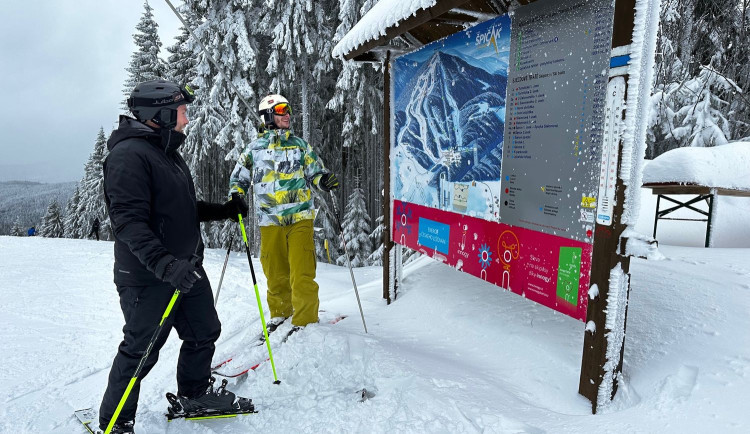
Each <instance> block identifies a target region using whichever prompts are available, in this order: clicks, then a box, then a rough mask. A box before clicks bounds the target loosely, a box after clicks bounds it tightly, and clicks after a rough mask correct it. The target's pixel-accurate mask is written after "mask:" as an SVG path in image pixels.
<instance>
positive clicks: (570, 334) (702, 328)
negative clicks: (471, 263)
mask: <svg viewBox="0 0 750 434" xmlns="http://www.w3.org/2000/svg"><path fill="white" fill-rule="evenodd" d="M661 250H662V253H663V254H664V255H665V256H666V257H667V259H666V260H664V261H658V262H647V261H642V260H635V261H634V263H633V267H632V275H633V277H632V288H633V289H632V293H631V304H630V310H629V314H628V333H627V338H626V350H625V366H624V378H623V380H622V381H621V386H620V391H619V392H618V395H617V397H616V398H615V401H614V402H613V404H612V405H611V406H610V408H609V409H608V410H607V411H606V412H604V413H603V414H599V415H595V416H594V415H591V414H590V406H589V403H588V401H587V400H586V399H584V398H583V397H581V396H580V395H578V394H577V387H578V376H579V368H580V357H581V346H582V342H583V333H584V330H583V329H584V327H583V324H582V323H581V322H578V321H576V320H574V319H571V318H570V317H567V316H564V315H561V314H558V313H556V312H554V311H552V310H549V309H546V308H544V307H542V306H540V305H537V304H534V303H532V302H529V301H528V300H525V299H523V298H522V297H519V296H517V295H514V294H512V293H508V292H504V291H503V290H501V289H500V288H498V287H495V286H492V285H489V284H486V283H485V282H482V281H481V280H479V279H476V278H474V277H472V276H468V275H465V274H462V273H459V272H457V271H455V270H453V269H452V268H450V267H447V266H444V265H442V264H439V263H436V262H434V261H432V260H431V259H428V258H422V259H419V260H417V261H416V262H414V263H412V264H409V265H408V266H407V267H406V269H405V281H404V291H403V293H402V294H401V296H400V298H399V299H398V300H397V301H396V302H395V303H394V304H392V305H390V306H386V305H385V303H384V301H383V300H381V297H380V294H381V286H380V285H381V284H380V270H379V269H378V268H363V269H358V270H356V276H357V279H358V280H357V281H358V284H359V288H360V293H361V297H362V302H363V306H364V311H365V316H366V317H365V318H366V320H367V325H368V329H369V332H370V333H369V334H367V335H366V334H364V332H363V329H362V323H361V320H360V318H359V313H358V310H357V305H356V299H355V297H354V294H353V291H352V289H351V280H350V278H349V272H348V270H347V269H346V268H342V267H337V266H332V265H328V264H320V266H319V269H318V275H319V282H320V283H321V294H320V297H321V309H324V310H325V311H326V312H324V313H322V314H321V316H322V317H328V316H332V315H335V314H338V313H342V314H348V315H349V317H348V318H347V319H345V320H343V321H341V322H339V323H338V324H336V325H330V324H320V325H315V326H310V327H308V328H307V329H305V330H303V331H302V332H300V333H298V334H296V335H293V336H292V338H290V340H289V341H288V342H287V343H286V344H284V345H282V346H280V347H278V348H277V349H276V351H274V359H275V361H276V368H277V372H278V376H279V379H280V380H281V382H282V383H281V385H273V384H272V381H273V374H272V372H271V367H270V364H269V363H265V364H263V365H261V367H260V368H259V369H258V370H257V371H256V372H255V373H251V375H250V376H249V377H247V378H245V379H242V380H239V381H236V382H233V383H232V385H231V386H230V387H231V388H232V389H233V390H235V391H236V392H238V393H239V394H241V395H245V396H249V397H252V398H253V400H254V401H255V403H256V404H257V407H258V409H259V411H260V412H259V413H257V414H254V415H246V416H241V417H239V418H236V419H230V420H214V421H205V422H191V421H174V422H171V423H168V422H167V421H166V420H165V418H164V416H163V413H164V410H165V408H166V406H167V402H166V399H165V398H164V393H165V392H167V391H174V390H175V388H176V384H175V379H174V369H175V365H176V360H177V350H178V346H179V342H180V341H179V339H178V338H177V337H176V336H172V337H171V338H170V340H169V341H168V342H167V344H166V346H165V348H164V349H163V351H162V353H161V355H160V361H159V363H158V364H157V365H156V367H155V368H154V370H153V371H152V372H151V373H150V375H149V376H148V377H147V378H146V380H145V381H144V382H143V387H142V391H141V400H140V408H139V412H138V418H137V424H136V428H137V432H140V433H163V432H170V433H245V432H263V433H289V432H314V433H317V432H368V433H369V432H430V433H433V432H446V433H456V432H498V433H506V432H509V433H520V432H524V433H529V432H533V433H541V432H550V433H566V432H569V433H574V432H575V433H578V432H622V433H625V432H627V433H633V432H643V433H652V432H661V433H668V432H669V433H672V432H674V433H683V432H722V433H726V432H747V429H748V427H750V413H748V412H747V409H748V398H750V393H749V392H748V390H750V315H748V313H749V312H750V249H703V248H690V247H670V246H662V248H661ZM222 261H223V252H221V251H218V250H213V251H208V253H207V260H206V264H207V270H208V274H209V276H210V277H211V278H212V281H213V283H214V284H216V283H217V282H218V276H219V274H220V271H221V265H222ZM255 266H256V270H259V269H260V266H259V264H258V263H255ZM111 267H112V244H111V243H107V242H94V241H82V240H67V239H44V238H15V237H0V306H1V311H2V315H1V316H0V343H1V345H2V357H0V385H1V386H0V399H2V403H3V405H2V407H0V432H3V433H76V432H82V430H81V427H80V425H79V424H78V422H77V421H76V420H74V418H73V416H72V411H73V410H74V409H79V408H84V407H90V406H94V407H97V406H98V404H99V400H100V398H101V394H102V391H103V389H104V386H105V382H106V376H107V372H108V368H109V365H110V363H111V359H112V357H113V356H114V353H115V350H116V347H117V344H118V342H119V340H120V336H121V332H120V329H121V327H122V323H123V319H122V314H121V313H120V309H119V305H118V300H117V295H116V291H115V288H114V285H113V284H112V283H111V276H112V274H111ZM249 279H250V278H249V273H248V270H247V262H246V260H245V257H244V255H239V254H233V255H232V257H231V259H230V262H229V266H228V269H227V275H226V277H225V280H224V287H223V288H222V290H221V294H220V299H219V304H218V310H219V315H220V317H221V320H222V322H223V333H222V337H221V339H220V340H219V342H218V344H217V354H216V359H217V360H219V359H221V358H222V357H224V356H226V355H230V354H233V353H235V352H237V351H238V350H239V349H240V348H241V347H242V342H243V339H247V338H249V337H250V336H252V335H254V334H255V333H257V332H258V331H259V330H260V322H259V317H258V309H257V305H256V303H255V296H254V295H253V292H252V286H251V285H250V284H249ZM259 279H260V281H259V285H260V288H261V290H263V288H265V280H264V278H263V276H262V274H261V275H260V277H259ZM266 311H267V310H266ZM363 388H365V389H367V391H369V392H371V393H374V396H373V397H371V398H370V399H368V400H366V401H364V402H359V397H360V395H358V394H357V391H358V390H361V389H363Z"/></svg>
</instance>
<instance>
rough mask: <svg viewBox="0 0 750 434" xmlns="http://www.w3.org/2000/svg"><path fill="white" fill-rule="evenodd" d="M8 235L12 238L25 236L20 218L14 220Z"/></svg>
mask: <svg viewBox="0 0 750 434" xmlns="http://www.w3.org/2000/svg"><path fill="white" fill-rule="evenodd" d="M10 234H11V235H12V236H14V237H21V236H23V235H24V234H25V232H24V230H23V221H22V220H21V216H18V217H16V220H15V221H14V222H13V226H12V227H11V228H10Z"/></svg>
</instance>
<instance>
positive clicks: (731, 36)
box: [647, 0, 750, 158]
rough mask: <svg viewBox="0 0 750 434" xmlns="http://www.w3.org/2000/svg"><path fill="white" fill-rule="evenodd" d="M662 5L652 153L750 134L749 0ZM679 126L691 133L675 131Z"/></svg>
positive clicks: (677, 0)
mask: <svg viewBox="0 0 750 434" xmlns="http://www.w3.org/2000/svg"><path fill="white" fill-rule="evenodd" d="M661 6H662V11H661V20H660V27H659V38H658V40H657V56H656V65H655V72H656V74H655V80H654V91H653V95H652V98H651V105H652V110H651V119H650V125H649V131H648V137H647V141H648V148H647V156H648V157H650V158H653V157H656V156H658V155H660V154H661V153H663V152H665V151H668V150H670V149H674V148H676V147H680V146H689V145H695V146H703V145H705V144H710V143H711V142H712V141H713V142H715V143H721V142H722V140H721V137H720V136H722V135H723V136H724V137H725V139H726V140H733V139H741V138H743V137H747V136H749V135H750V98H748V94H750V46H748V44H747V35H748V34H750V1H748V0H740V1H738V0H700V1H699V0H662V2H661ZM707 67H708V68H710V69H711V70H712V72H713V74H709V73H708V71H706V70H705V68H707ZM712 75H715V76H712ZM710 76H711V77H710ZM722 81H724V83H721V82H722ZM695 85H699V86H700V87H701V88H700V89H696V88H695ZM706 85H709V86H710V87H711V89H704V87H705V86H706ZM686 87H692V89H686ZM727 87H728V88H730V90H727ZM707 92H710V93H711V95H712V96H710V97H708V98H707V95H706V93H707ZM699 106H700V108H699ZM717 116H718V117H717ZM685 119H687V120H688V123H687V124H685ZM724 120H726V125H725V124H724ZM704 121H705V122H704ZM680 127H689V128H687V129H689V133H687V134H686V133H685V129H683V130H681V131H678V132H677V133H675V129H676V128H680ZM705 134H709V136H708V137H705ZM678 137H679V138H678Z"/></svg>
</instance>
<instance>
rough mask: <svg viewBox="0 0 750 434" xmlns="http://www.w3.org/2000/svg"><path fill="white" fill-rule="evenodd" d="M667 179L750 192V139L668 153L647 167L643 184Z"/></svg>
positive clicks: (675, 181)
mask: <svg viewBox="0 0 750 434" xmlns="http://www.w3.org/2000/svg"><path fill="white" fill-rule="evenodd" d="M666 182H668V183H683V184H698V185H702V186H706V187H712V188H725V189H732V190H745V191H750V142H735V143H729V144H726V145H722V146H716V147H713V148H678V149H673V150H671V151H668V152H665V153H664V154H662V155H660V156H658V157H656V158H655V159H653V160H652V161H651V162H650V163H648V164H647V165H646V167H645V168H644V169H643V183H644V184H652V183H666Z"/></svg>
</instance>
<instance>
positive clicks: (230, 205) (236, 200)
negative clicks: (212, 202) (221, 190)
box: [224, 192, 250, 222]
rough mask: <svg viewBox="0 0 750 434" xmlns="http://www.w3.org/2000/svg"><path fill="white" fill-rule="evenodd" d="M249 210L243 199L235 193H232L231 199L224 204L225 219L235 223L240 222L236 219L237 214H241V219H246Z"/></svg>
mask: <svg viewBox="0 0 750 434" xmlns="http://www.w3.org/2000/svg"><path fill="white" fill-rule="evenodd" d="M249 210H250V208H249V207H248V206H247V203H245V199H243V198H242V196H240V194H239V193H237V192H234V193H232V198H231V199H229V201H227V202H225V203H224V212H225V213H226V214H225V215H226V218H228V219H232V221H235V222H237V221H239V220H240V219H239V218H238V217H237V215H238V214H242V218H245V217H247V212H248V211H249Z"/></svg>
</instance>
